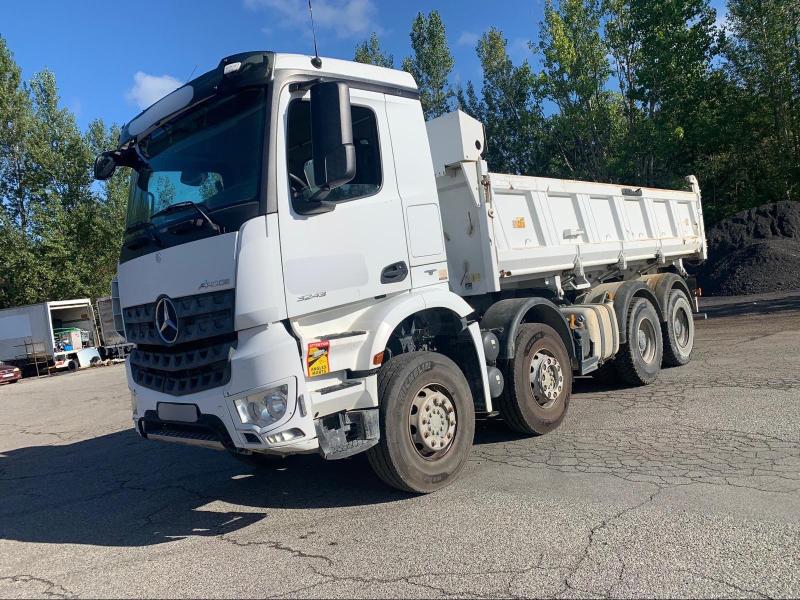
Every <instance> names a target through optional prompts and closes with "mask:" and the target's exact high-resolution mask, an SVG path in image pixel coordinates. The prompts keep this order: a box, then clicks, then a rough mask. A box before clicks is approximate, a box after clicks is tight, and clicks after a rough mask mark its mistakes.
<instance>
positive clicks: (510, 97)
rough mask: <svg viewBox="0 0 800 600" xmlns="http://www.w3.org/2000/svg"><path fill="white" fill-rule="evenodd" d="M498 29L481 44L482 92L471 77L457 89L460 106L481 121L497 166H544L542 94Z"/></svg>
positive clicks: (518, 169)
mask: <svg viewBox="0 0 800 600" xmlns="http://www.w3.org/2000/svg"><path fill="white" fill-rule="evenodd" d="M507 45H508V43H507V40H506V39H505V38H504V37H503V34H502V32H501V31H500V30H498V29H496V28H492V29H490V30H489V31H488V32H487V33H485V34H483V36H482V37H481V39H480V40H479V42H478V45H477V48H476V49H477V52H478V58H479V59H480V62H481V68H482V69H483V86H482V88H481V92H480V97H479V95H478V93H477V92H476V91H475V86H474V85H473V84H472V82H469V83H468V84H467V86H466V89H459V90H458V93H457V97H458V105H459V107H460V108H461V109H462V110H464V111H465V112H467V113H468V114H470V115H472V116H473V117H475V118H476V119H478V120H480V121H481V122H483V124H484V126H485V128H486V137H487V138H488V140H489V142H488V144H487V147H486V151H485V153H484V158H486V160H487V161H488V162H489V164H490V165H491V166H492V168H493V169H494V170H496V171H500V172H504V173H514V174H523V173H536V172H542V171H543V170H544V169H545V168H546V164H547V159H546V157H545V141H546V132H545V120H544V116H543V112H542V104H541V96H540V94H539V93H538V91H537V87H536V86H535V83H536V82H535V77H534V75H533V72H532V70H531V67H530V65H529V64H528V63H527V62H523V63H522V65H520V66H518V67H515V66H514V65H513V64H512V62H511V59H510V58H509V56H508V52H507Z"/></svg>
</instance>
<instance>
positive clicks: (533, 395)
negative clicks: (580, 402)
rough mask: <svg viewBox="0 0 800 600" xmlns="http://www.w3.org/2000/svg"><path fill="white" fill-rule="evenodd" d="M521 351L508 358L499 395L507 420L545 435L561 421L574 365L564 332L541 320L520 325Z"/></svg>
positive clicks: (518, 341) (514, 426) (519, 428)
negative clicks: (504, 379) (568, 352)
mask: <svg viewBox="0 0 800 600" xmlns="http://www.w3.org/2000/svg"><path fill="white" fill-rule="evenodd" d="M515 347H516V349H517V352H516V355H515V356H514V358H513V359H511V360H510V361H508V362H507V364H506V369H505V371H506V372H505V376H506V382H507V383H506V387H505V389H504V390H503V393H502V394H501V396H500V397H499V398H498V399H497V407H498V410H499V411H500V415H501V416H502V417H503V420H504V421H505V422H506V423H507V424H508V426H509V427H511V429H513V430H514V431H518V432H520V433H527V434H534V435H541V434H544V433H548V432H549V431H552V430H553V429H555V428H556V427H558V426H559V425H560V424H561V421H563V420H564V416H565V415H566V413H567V407H568V406H569V399H570V395H571V394H572V366H571V362H570V359H569V355H568V354H567V349H566V348H565V347H564V342H563V341H562V340H561V336H559V335H558V333H556V331H555V330H554V329H553V328H552V327H548V326H547V325H543V324H541V323H532V324H525V325H520V327H519V330H518V333H517V338H516V345H515Z"/></svg>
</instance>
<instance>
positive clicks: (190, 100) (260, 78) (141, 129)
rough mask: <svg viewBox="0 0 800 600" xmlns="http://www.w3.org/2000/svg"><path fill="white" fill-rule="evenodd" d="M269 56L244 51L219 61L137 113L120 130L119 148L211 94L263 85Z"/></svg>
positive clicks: (267, 78)
mask: <svg viewBox="0 0 800 600" xmlns="http://www.w3.org/2000/svg"><path fill="white" fill-rule="evenodd" d="M272 56H273V54H272V53H271V52H245V53H241V54H234V55H233V56H229V57H227V58H224V59H222V60H221V61H220V63H219V65H217V68H216V69H214V70H212V71H209V72H207V73H204V74H203V75H201V76H200V77H197V78H195V79H193V80H192V81H190V82H189V83H187V84H186V85H184V86H183V87H180V88H178V89H177V90H175V91H174V92H172V93H171V94H167V95H166V96H164V97H163V98H162V99H161V100H159V101H158V102H156V103H155V104H153V105H152V106H151V107H150V108H147V109H145V110H144V111H142V112H141V113H139V115H138V116H137V117H136V118H135V119H133V120H132V121H131V122H130V123H128V124H127V125H126V126H125V127H123V129H122V131H121V132H120V135H119V145H120V146H123V145H125V144H127V143H128V142H129V141H131V140H133V139H136V138H137V137H139V136H141V135H142V134H145V133H147V132H148V131H149V130H151V129H152V128H153V127H154V126H155V125H157V124H158V123H160V122H162V121H164V120H165V119H166V118H168V117H169V116H170V115H174V114H177V113H180V112H182V111H184V110H185V109H186V108H188V107H190V106H193V105H195V104H198V103H199V102H202V101H203V100H206V99H208V98H209V97H211V96H213V95H215V94H218V93H223V94H224V93H227V92H228V91H231V90H233V89H237V88H242V87H247V86H253V85H264V84H266V83H267V81H268V80H269V77H270V74H271V70H272Z"/></svg>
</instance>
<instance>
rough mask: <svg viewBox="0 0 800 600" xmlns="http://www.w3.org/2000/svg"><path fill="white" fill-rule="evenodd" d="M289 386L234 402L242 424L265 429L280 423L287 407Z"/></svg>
mask: <svg viewBox="0 0 800 600" xmlns="http://www.w3.org/2000/svg"><path fill="white" fill-rule="evenodd" d="M288 395H289V386H288V385H282V386H280V387H276V388H270V389H268V390H266V391H264V392H261V393H259V394H253V395H252V396H247V397H246V398H239V399H238V400H235V401H234V404H235V405H236V411H237V412H238V413H239V419H240V420H241V421H242V423H252V424H253V425H258V426H259V427H266V426H267V425H271V424H272V423H276V422H278V421H280V420H281V419H282V418H283V416H284V415H285V414H286V407H287V406H288V405H289V398H288Z"/></svg>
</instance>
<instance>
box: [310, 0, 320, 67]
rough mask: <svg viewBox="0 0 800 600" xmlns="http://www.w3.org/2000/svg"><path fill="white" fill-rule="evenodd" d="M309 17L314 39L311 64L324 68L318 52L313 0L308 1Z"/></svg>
mask: <svg viewBox="0 0 800 600" xmlns="http://www.w3.org/2000/svg"><path fill="white" fill-rule="evenodd" d="M308 16H309V17H311V36H312V37H313V38H314V58H312V59H311V64H312V65H313V66H314V67H316V68H317V69H319V68H321V67H322V59H321V58H320V57H319V52H317V31H316V29H314V9H313V8H311V0H308Z"/></svg>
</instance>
